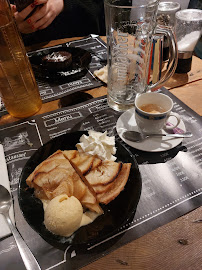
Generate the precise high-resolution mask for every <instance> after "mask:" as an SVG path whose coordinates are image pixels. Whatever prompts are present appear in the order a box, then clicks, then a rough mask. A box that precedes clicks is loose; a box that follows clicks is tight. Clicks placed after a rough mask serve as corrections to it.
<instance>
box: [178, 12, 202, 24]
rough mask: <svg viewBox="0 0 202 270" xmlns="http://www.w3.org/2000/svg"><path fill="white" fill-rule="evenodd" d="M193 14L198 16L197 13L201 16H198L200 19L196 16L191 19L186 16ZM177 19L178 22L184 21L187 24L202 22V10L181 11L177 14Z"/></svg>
mask: <svg viewBox="0 0 202 270" xmlns="http://www.w3.org/2000/svg"><path fill="white" fill-rule="evenodd" d="M191 13H192V14H194V15H196V13H197V14H200V16H198V18H196V17H195V16H194V17H193V18H191V19H190V18H189V17H186V15H188V14H191ZM175 17H176V19H178V20H183V21H187V22H192V21H202V10H200V9H182V10H179V11H177V12H176V13H175Z"/></svg>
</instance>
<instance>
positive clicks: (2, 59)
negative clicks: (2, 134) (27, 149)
mask: <svg viewBox="0 0 202 270" xmlns="http://www.w3.org/2000/svg"><path fill="white" fill-rule="evenodd" d="M0 93H1V97H2V101H3V102H4V104H5V107H6V109H7V111H8V112H9V114H11V115H12V116H14V117H17V118H25V117H29V116H31V115H33V114H35V113H36V112H37V111H39V109H40V108H41V106H42V101H41V98H40V94H39V90H38V86H37V83H36V80H35V77H34V74H33V71H32V67H31V64H30V62H29V59H28V56H27V54H26V50H25V47H24V44H23V41H22V39H21V37H20V35H19V32H18V29H17V26H16V24H15V21H14V19H13V17H12V14H11V10H10V7H9V4H8V3H7V1H2V0H0Z"/></svg>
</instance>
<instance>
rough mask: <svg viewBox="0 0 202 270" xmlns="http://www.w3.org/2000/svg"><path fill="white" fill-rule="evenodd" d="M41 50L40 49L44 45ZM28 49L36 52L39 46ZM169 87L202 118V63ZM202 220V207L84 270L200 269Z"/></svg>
mask: <svg viewBox="0 0 202 270" xmlns="http://www.w3.org/2000/svg"><path fill="white" fill-rule="evenodd" d="M69 40H70V39H67V40H59V41H52V42H50V43H49V44H46V45H45V46H46V47H50V46H54V45H56V44H61V43H63V42H66V41H69ZM104 40H105V39H104ZM105 41H106V40H105ZM38 48H41V45H39V47H38ZM27 49H28V50H35V49H37V46H35V47H31V48H27ZM166 88H167V89H169V91H170V92H171V93H172V94H174V95H175V96H176V97H178V98H179V99H180V100H181V101H182V102H183V103H185V104H186V105H187V106H189V107H190V108H191V109H192V110H193V111H195V112H196V113H197V114H199V115H200V116H201V115H202V105H201V104H202V60H200V59H199V58H197V57H195V56H194V57H193V63H192V69H191V71H190V72H189V73H188V74H175V75H174V76H173V77H172V78H171V79H170V80H169V81H168V83H167V84H166ZM106 91H107V89H106V87H105V86H101V87H98V88H95V89H91V90H88V91H85V92H86V93H88V94H90V95H92V96H93V97H99V96H103V95H105V94H106ZM60 104H61V102H60V101H59V100H54V101H51V102H48V103H45V104H43V106H42V109H41V110H40V111H39V113H38V114H42V113H45V112H50V111H53V110H55V109H58V108H59V106H60ZM16 120H17V119H14V118H13V117H11V116H10V115H4V116H3V117H1V119H0V124H1V125H3V124H7V123H12V122H14V121H16ZM201 133H202V130H201ZM201 204H202V202H201ZM199 219H202V207H199V208H197V209H196V210H193V211H192V212H190V213H188V214H186V215H184V216H182V217H180V218H178V219H175V220H174V221H172V222H170V223H168V224H166V225H163V226H161V227H159V228H157V229H156V230H153V231H152V232H150V233H148V234H146V235H144V236H142V237H140V238H138V239H136V240H135V241H132V242H131V243H128V244H126V245H124V246H122V247H120V248H118V249H116V250H115V251H113V252H111V253H110V254H108V255H106V256H104V257H103V258H101V259H99V260H97V261H95V262H93V263H91V264H89V265H87V266H85V267H83V268H82V269H85V270H90V269H107V268H111V269H117V270H119V269H140V270H141V269H155V270H158V269H159V270H160V269H161V270H162V269H172V270H175V269H176V270H179V269H183V270H184V269H194V270H195V269H196V270H197V269H201V267H202V223H195V222H194V221H195V220H199ZM0 268H1V267H0ZM2 269H3V268H2ZM55 269H57V268H55Z"/></svg>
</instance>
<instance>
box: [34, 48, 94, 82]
mask: <svg viewBox="0 0 202 270" xmlns="http://www.w3.org/2000/svg"><path fill="white" fill-rule="evenodd" d="M57 51H67V52H69V53H71V54H72V63H71V65H70V66H68V67H67V68H66V69H64V70H60V71H57V70H54V71H50V70H48V69H47V68H46V67H44V66H43V63H42V58H43V57H44V56H46V55H47V54H51V53H52V52H57ZM29 60H30V62H31V64H32V68H33V71H34V74H35V76H36V77H37V78H39V79H48V80H50V81H55V80H65V81H66V82H69V81H73V80H78V79H79V78H81V77H83V76H84V75H85V74H86V72H87V67H88V66H89V63H90V62H91V54H90V52H88V51H86V50H84V49H81V48H77V47H66V46H60V47H53V48H47V49H45V50H43V51H38V52H34V53H33V54H31V55H30V57H29Z"/></svg>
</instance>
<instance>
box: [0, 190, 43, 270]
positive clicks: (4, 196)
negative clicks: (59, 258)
mask: <svg viewBox="0 0 202 270" xmlns="http://www.w3.org/2000/svg"><path fill="white" fill-rule="evenodd" d="M11 203H12V198H11V195H10V193H9V191H8V190H7V189H6V188H5V187H4V186H2V185H0V214H2V215H3V216H4V217H5V220H6V221H7V223H8V225H9V228H10V230H11V232H12V234H13V236H14V238H15V241H16V244H17V246H18V249H19V251H20V255H21V256H22V260H23V262H24V264H25V267H26V269H27V270H41V268H40V266H39V264H38V262H37V260H36V259H35V257H34V255H33V254H32V252H31V251H30V249H29V248H28V246H27V245H26V243H25V242H24V240H23V239H22V237H21V235H20V234H19V232H18V230H17V229H16V227H15V226H14V225H13V223H12V221H11V219H10V217H9V209H10V207H11Z"/></svg>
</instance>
